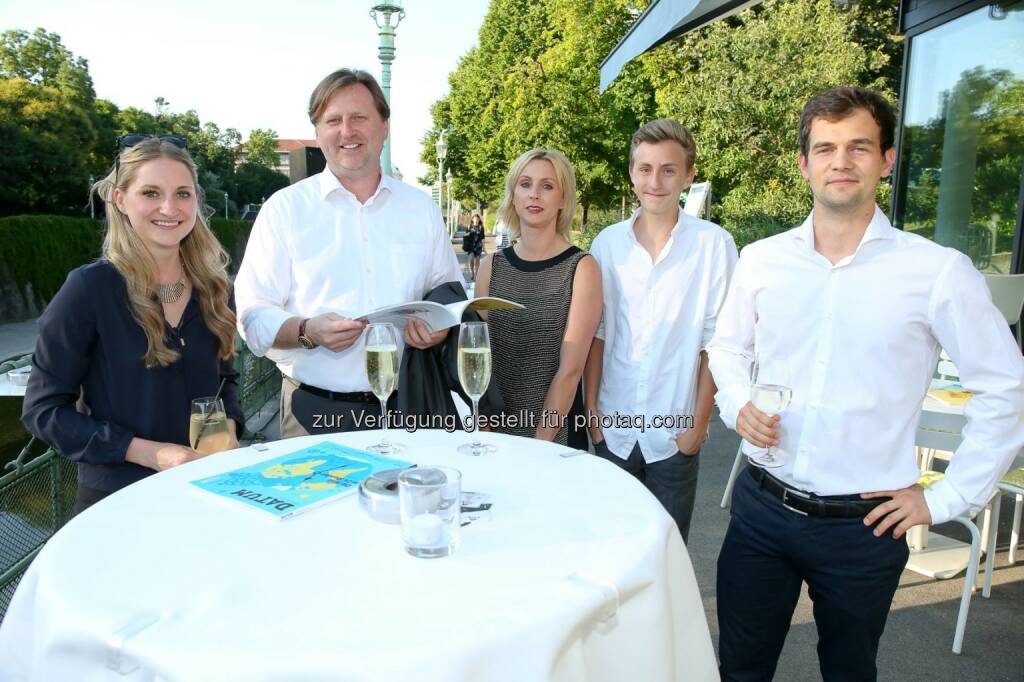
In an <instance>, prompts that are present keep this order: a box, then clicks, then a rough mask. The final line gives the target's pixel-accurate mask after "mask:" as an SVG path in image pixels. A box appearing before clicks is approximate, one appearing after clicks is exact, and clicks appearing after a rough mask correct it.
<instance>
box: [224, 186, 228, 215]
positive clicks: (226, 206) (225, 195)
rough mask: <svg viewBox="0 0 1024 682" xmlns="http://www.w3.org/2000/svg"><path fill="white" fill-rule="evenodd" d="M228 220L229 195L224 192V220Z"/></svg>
mask: <svg viewBox="0 0 1024 682" xmlns="http://www.w3.org/2000/svg"><path fill="white" fill-rule="evenodd" d="M227 219H228V193H227V192H224V220H227Z"/></svg>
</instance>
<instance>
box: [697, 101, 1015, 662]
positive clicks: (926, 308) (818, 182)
mask: <svg viewBox="0 0 1024 682" xmlns="http://www.w3.org/2000/svg"><path fill="white" fill-rule="evenodd" d="M894 129H895V115H894V113H893V111H892V108H891V107H890V105H889V104H888V102H886V101H885V99H884V98H882V97H881V96H880V95H879V94H878V93H876V92H874V91H871V90H864V89H860V88H837V89H834V90H830V91H828V92H825V93H823V94H821V95H818V96H817V97H815V98H814V99H812V100H811V101H810V102H809V103H808V104H807V106H806V107H805V108H804V111H803V114H802V116H801V121H800V171H801V173H802V174H803V176H804V177H805V178H806V179H807V180H808V183H809V184H810V188H811V191H812V193H813V195H814V210H813V211H812V212H811V214H810V216H809V217H808V218H807V220H806V221H804V223H803V224H802V225H800V226H799V227H796V228H794V229H792V230H789V231H788V232H785V233H782V234H779V235H776V236H774V237H770V238H768V239H765V240H762V241H759V242H757V243H755V244H751V245H750V246H748V247H747V248H745V249H744V250H743V255H742V257H741V258H740V261H739V264H738V265H737V267H736V273H735V275H734V277H733V280H732V283H731V285H730V289H729V294H728V297H727V298H726V301H725V305H724V306H723V307H722V311H721V314H720V315H719V318H718V325H717V327H716V330H715V336H714V339H713V340H712V342H711V344H710V345H709V347H708V354H709V356H710V361H711V371H712V374H713V375H714V378H715V381H716V383H717V386H718V395H717V396H716V399H717V402H718V405H719V408H720V411H721V415H722V420H723V421H724V422H725V423H726V425H728V426H729V427H730V428H734V429H736V431H737V432H738V433H739V434H740V435H741V436H743V438H744V439H745V441H746V443H745V444H744V449H745V451H746V452H748V453H749V454H752V455H755V456H756V455H757V451H758V449H759V448H765V447H768V446H769V445H775V446H776V451H777V454H776V456H777V457H780V458H781V461H782V464H781V466H779V467H778V468H772V469H768V470H766V469H763V468H758V467H754V466H750V467H748V468H747V469H746V470H745V471H744V472H743V473H741V474H740V477H739V479H738V480H737V482H736V487H735V491H734V493H733V499H732V519H731V522H730V524H729V530H728V532H727V533H726V537H725V541H724V542H723V545H722V550H721V553H720V555H719V559H718V619H719V629H720V640H719V654H720V655H719V660H720V663H721V673H722V678H723V679H725V680H755V679H756V680H768V679H771V677H772V676H773V674H774V672H775V666H776V664H777V662H778V657H779V652H780V651H781V649H782V645H783V642H784V640H785V638H786V633H787V631H788V630H789V624H790V619H791V617H792V614H793V609H794V607H795V605H796V603H797V599H798V598H799V595H800V589H801V584H802V583H804V582H806V583H807V585H808V588H809V592H810V597H811V600H812V601H813V602H814V618H815V622H816V624H817V628H818V636H819V641H818V658H819V663H820V667H821V673H822V676H823V677H824V679H826V680H830V679H858V680H861V679H875V678H876V677H877V669H876V666H875V658H876V654H877V650H878V641H879V639H880V637H881V635H882V631H883V629H884V627H885V621H886V617H887V616H888V613H889V607H890V605H891V602H892V597H893V594H894V592H895V590H896V587H897V586H898V584H899V578H900V573H901V572H902V570H903V567H904V566H905V564H906V561H907V556H908V548H907V544H906V542H905V540H904V538H903V535H904V534H905V533H906V531H907V530H908V529H909V528H910V527H912V526H915V525H920V524H932V523H942V522H943V521H947V520H948V519H950V518H952V517H953V516H956V515H958V514H961V513H963V512H965V511H967V510H968V509H969V508H975V509H977V508H980V507H982V506H984V505H985V503H986V501H987V500H988V497H989V495H990V494H991V492H992V490H993V488H994V486H995V482H996V481H997V480H998V479H999V477H1000V476H1002V475H1003V473H1005V471H1006V469H1007V468H1008V466H1009V465H1010V463H1011V461H1012V459H1013V457H1014V455H1015V454H1016V453H1017V452H1018V451H1019V450H1020V448H1021V446H1022V445H1024V416H1022V411H1024V388H1022V387H1024V361H1022V358H1021V353H1020V350H1019V349H1018V348H1017V347H1016V345H1015V343H1014V341H1013V338H1012V336H1011V335H1010V332H1009V329H1008V327H1007V325H1006V322H1005V320H1004V319H1003V317H1002V315H1000V314H999V312H998V311H997V310H996V308H995V307H994V306H993V305H992V302H991V298H990V295H989V292H988V289H987V287H986V286H985V281H984V279H983V278H982V276H981V275H980V274H979V273H978V271H977V270H975V268H974V267H973V265H972V264H971V261H970V260H969V259H968V258H967V257H966V256H964V255H963V254H961V253H960V252H958V251H955V250H953V249H950V248H945V247H942V246H939V245H938V244H935V243H934V242H931V241H928V240H926V239H924V238H922V237H919V236H916V235H912V234H907V233H904V232H901V231H899V230H896V229H894V228H893V227H892V225H890V224H889V221H888V220H887V219H886V217H885V215H884V214H883V213H882V212H881V211H880V210H879V208H878V207H877V206H876V204H875V196H876V190H877V187H878V183H879V179H880V178H882V177H885V176H888V175H889V173H890V171H891V170H892V165H893V161H894V158H895V153H894V151H893V136H894ZM942 348H944V349H945V350H946V352H947V353H948V354H949V355H950V357H952V359H953V360H954V361H955V362H956V365H957V366H958V367H959V369H960V376H961V381H962V383H963V385H964V386H965V387H966V388H967V389H968V390H970V391H973V392H974V394H975V395H974V397H973V398H972V399H971V400H970V401H969V402H968V403H967V405H966V409H965V414H966V416H967V426H966V427H965V428H964V432H963V434H964V440H963V443H962V445H961V446H960V448H959V449H958V450H957V452H956V453H955V455H954V456H953V459H952V461H951V463H950V465H949V468H948V469H947V470H946V476H945V478H944V479H942V480H941V481H939V482H937V483H934V484H932V485H931V486H930V487H929V488H928V489H927V490H925V489H922V488H921V487H920V486H918V485H917V480H918V476H919V471H918V467H917V464H916V462H915V458H914V438H915V430H916V426H917V422H918V419H919V417H920V413H921V405H922V402H923V400H924V396H925V393H926V392H927V390H928V385H929V381H930V378H931V376H932V373H933V371H934V370H935V365H936V361H937V359H938V356H939V352H940V349H942ZM755 354H756V357H757V362H758V365H759V377H764V379H765V381H766V382H769V383H772V376H773V375H774V376H775V377H779V376H786V377H788V382H789V384H790V388H792V401H791V403H790V404H789V407H788V408H787V409H785V410H784V411H783V412H782V413H781V415H774V416H769V415H768V414H765V413H764V412H761V411H759V410H758V409H757V408H755V407H754V406H753V405H752V404H751V402H750V400H749V398H750V390H751V365H752V363H753V361H754V358H755ZM759 381H760V379H759ZM968 579H970V578H968Z"/></svg>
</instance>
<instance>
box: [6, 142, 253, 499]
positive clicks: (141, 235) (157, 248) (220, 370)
mask: <svg viewBox="0 0 1024 682" xmlns="http://www.w3.org/2000/svg"><path fill="white" fill-rule="evenodd" d="M120 142H121V150H120V152H119V154H118V157H117V160H116V162H115V164H114V168H113V170H112V171H111V172H110V174H109V175H108V176H107V177H105V178H103V179H102V180H100V181H99V182H98V183H96V185H95V186H94V187H93V189H94V191H96V192H97V193H98V194H99V195H100V197H102V198H103V200H104V201H105V202H106V214H107V232H106V236H105V238H104V241H103V255H102V257H101V258H100V260H98V261H96V262H95V263H91V264H89V265H84V266H82V267H80V268H77V269H75V270H73V271H72V272H71V273H70V274H69V275H68V278H67V281H65V283H64V285H63V286H62V287H61V289H60V291H58V292H57V295H56V296H54V298H53V300H52V301H51V302H50V304H49V305H48V306H47V308H46V310H45V312H44V313H43V315H42V316H41V317H40V318H39V338H38V340H37V342H36V349H35V354H34V356H33V361H32V362H33V369H32V374H31V378H30V379H29V384H28V389H27V392H26V394H25V403H24V409H23V414H22V421H23V422H24V423H25V427H26V428H27V429H28V430H29V432H31V433H32V434H34V435H35V436H37V437H38V438H40V439H41V440H44V441H46V442H47V443H49V444H50V445H52V446H54V447H56V448H57V449H58V450H60V451H61V453H62V454H64V455H65V456H66V457H68V458H70V459H72V460H74V461H75V462H77V463H78V494H77V497H76V500H75V513H76V514H77V513H79V512H81V511H82V510H83V509H85V508H87V507H89V506H90V505H92V504H94V503H95V502H97V501H99V500H101V499H103V498H104V497H106V496H107V495H109V494H110V493H112V492H115V491H117V490H119V489H121V488H123V487H125V486H127V485H129V484H131V483H134V482H135V481H138V480H139V479H141V478H144V477H145V476H148V475H150V474H152V473H154V472H156V471H162V470H164V469H168V468H171V467H174V466H177V465H179V464H183V463H185V462H188V461H190V460H193V459H196V458H197V457H200V456H201V455H200V454H199V453H197V452H196V451H195V450H193V449H192V447H191V445H192V444H190V443H189V418H190V412H191V401H192V400H193V399H195V398H200V397H206V396H213V395H215V394H216V393H217V391H218V388H219V387H220V386H221V384H222V382H223V389H222V390H221V397H222V399H223V401H224V405H225V411H226V413H227V416H228V418H229V419H228V428H229V431H230V439H227V442H226V443H225V445H229V446H232V447H237V440H236V439H237V433H238V429H239V426H240V425H242V424H243V423H244V418H243V416H242V412H241V409H240V407H239V404H238V385H237V379H238V373H237V372H236V371H235V370H234V367H233V363H232V358H233V356H234V354H235V314H234V311H233V309H232V306H231V302H230V293H229V282H228V277H227V270H226V267H227V262H228V258H227V254H226V253H225V252H224V249H223V248H221V245H220V243H219V242H218V241H217V238H216V237H215V236H214V235H213V233H212V232H211V231H210V228H209V226H208V224H207V222H206V217H205V215H204V210H205V206H204V204H203V198H202V190H201V188H200V187H199V185H198V182H197V180H196V166H195V163H194V162H193V161H192V158H191V156H190V155H189V153H188V151H187V150H186V149H185V140H184V138H180V137H172V136H166V137H163V138H156V137H151V136H145V135H127V136H124V137H122V138H121V140H120ZM79 402H80V403H81V408H82V409H76V403H79Z"/></svg>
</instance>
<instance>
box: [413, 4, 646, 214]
mask: <svg viewBox="0 0 1024 682" xmlns="http://www.w3.org/2000/svg"><path fill="white" fill-rule="evenodd" d="M633 4H634V3H628V2H625V1H624V0H541V1H540V2H533V1H530V0H493V1H492V2H491V5H490V8H489V9H488V12H487V16H486V17H485V18H484V22H483V25H482V26H481V28H480V37H479V40H480V46H479V47H476V48H473V49H472V50H470V51H469V52H468V53H467V54H466V55H465V56H464V57H463V58H462V60H461V61H460V63H459V66H458V67H457V68H456V70H455V71H454V72H452V74H450V76H449V85H450V87H451V90H450V92H449V94H448V96H447V97H445V98H444V99H442V100H440V101H438V102H436V103H435V104H434V106H433V109H432V113H433V117H434V124H435V129H436V130H440V129H442V128H444V127H446V126H449V125H450V126H452V129H453V130H452V133H451V134H450V135H449V136H448V138H447V139H448V143H449V151H448V157H447V158H446V160H445V167H446V168H449V169H451V171H452V173H453V174H454V176H455V178H456V181H455V183H454V188H453V189H454V192H455V195H456V196H457V197H458V198H460V199H461V200H463V201H464V202H467V203H470V204H471V205H472V204H474V203H482V204H487V203H494V202H496V201H497V200H498V199H499V198H500V197H501V193H502V189H503V187H502V185H503V181H504V177H505V174H506V172H507V171H508V167H509V165H510V164H511V162H512V160H513V159H515V158H516V157H517V156H518V155H519V154H521V153H522V152H524V151H526V150H527V149H530V148H531V147H537V146H547V147H555V148H557V149H559V150H561V151H563V152H565V153H566V154H567V155H568V156H569V158H570V159H571V160H572V162H573V164H574V167H575V170H576V174H577V185H578V187H577V189H578V193H579V200H580V202H581V205H582V208H583V211H582V214H583V216H584V219H585V217H586V214H587V211H588V209H589V207H590V206H591V205H596V206H605V205H610V204H614V203H616V202H617V201H618V200H619V199H620V197H621V195H622V192H623V191H624V190H625V187H626V184H625V183H626V178H627V175H626V152H627V150H628V145H629V136H630V134H632V132H633V131H634V130H635V129H636V126H637V124H638V121H640V120H641V119H643V118H646V117H648V116H649V115H650V114H651V113H652V112H653V110H654V98H653V91H652V89H651V86H650V84H649V82H648V79H647V77H646V75H645V74H644V72H643V71H642V69H641V68H640V67H639V66H638V65H629V66H628V67H627V69H626V70H625V72H624V74H623V77H622V78H620V82H617V83H616V85H615V86H614V87H612V88H611V89H609V90H608V91H607V92H605V93H604V94H603V95H602V94H599V93H598V91H597V82H598V67H599V65H600V62H601V60H602V59H603V58H604V56H605V55H606V54H607V52H608V51H609V50H610V49H611V48H612V46H613V45H614V44H615V43H616V42H617V41H618V39H619V37H621V35H622V34H624V33H625V32H626V30H627V29H628V27H629V25H630V23H631V22H632V21H633V19H634V18H635V14H636V13H635V11H634V8H633V6H632V5H633ZM436 136H437V133H436V132H431V133H428V135H427V136H426V137H425V138H424V140H423V144H424V148H423V154H422V157H421V158H422V159H423V160H424V161H425V162H426V163H428V164H429V167H430V168H431V170H430V171H429V172H428V173H427V175H426V176H425V177H424V178H423V179H422V180H426V181H428V182H429V181H432V180H433V179H434V175H435V171H434V170H433V168H435V167H436V157H435V152H434V143H435V141H436V139H437V137H436Z"/></svg>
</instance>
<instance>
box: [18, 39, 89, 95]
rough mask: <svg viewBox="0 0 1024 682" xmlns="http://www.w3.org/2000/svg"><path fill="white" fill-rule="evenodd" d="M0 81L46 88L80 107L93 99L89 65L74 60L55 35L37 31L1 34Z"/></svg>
mask: <svg viewBox="0 0 1024 682" xmlns="http://www.w3.org/2000/svg"><path fill="white" fill-rule="evenodd" d="M0 78H24V79H25V80H27V81H28V82H30V83H33V84H34V85H49V86H52V87H55V88H57V89H58V90H60V91H61V92H62V93H63V94H64V95H65V96H67V97H68V98H70V99H71V100H73V101H75V102H76V103H77V104H79V105H83V106H88V105H90V104H91V103H92V101H93V100H94V99H95V98H96V92H95V91H94V90H93V86H92V77H91V76H90V75H89V62H88V61H86V60H85V59H83V58H81V57H75V56H74V55H73V54H72V53H71V51H70V50H68V49H67V48H66V47H64V44H63V43H61V40H60V36H59V35H57V34H56V33H47V32H46V30H45V29H42V28H37V29H36V30H35V31H33V32H32V33H31V34H29V33H27V32H26V31H17V30H15V31H4V32H3V33H2V34H0Z"/></svg>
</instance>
